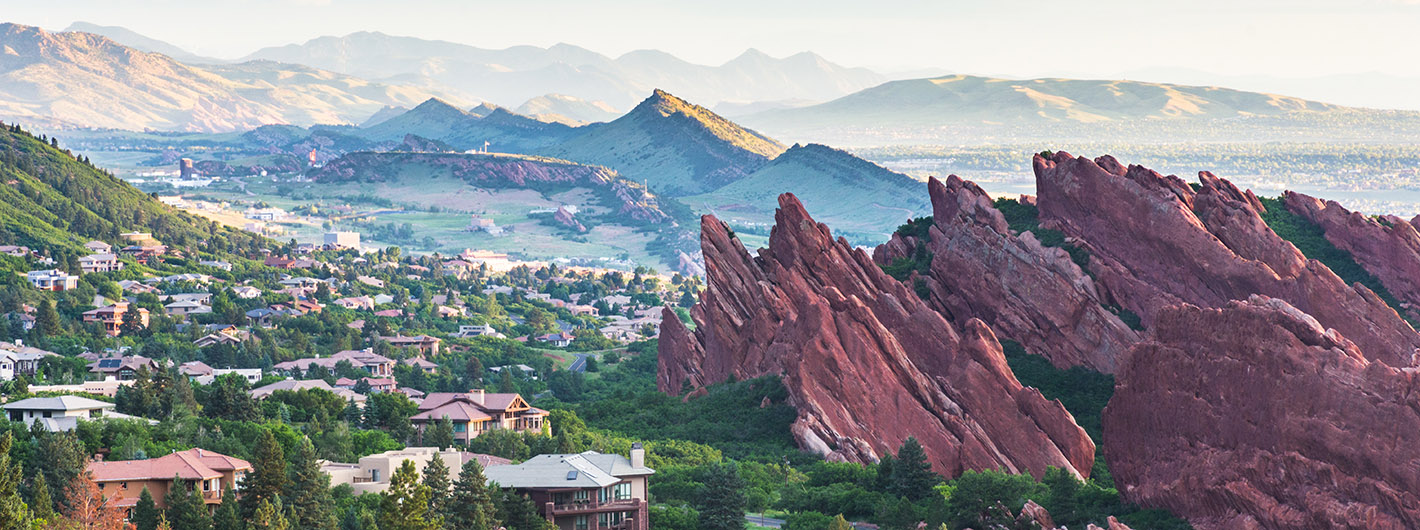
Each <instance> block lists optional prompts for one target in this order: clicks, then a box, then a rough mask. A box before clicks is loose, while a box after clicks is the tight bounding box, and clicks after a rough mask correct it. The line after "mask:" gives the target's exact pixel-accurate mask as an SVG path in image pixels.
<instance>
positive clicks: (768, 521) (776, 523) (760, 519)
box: [745, 513, 784, 528]
mask: <svg viewBox="0 0 1420 530" xmlns="http://www.w3.org/2000/svg"><path fill="white" fill-rule="evenodd" d="M745 520H746V521H749V524H752V525H755V526H766V527H769V528H781V527H783V526H784V520H783V519H775V518H773V517H765V516H763V515H752V514H748V513H747V514H745Z"/></svg>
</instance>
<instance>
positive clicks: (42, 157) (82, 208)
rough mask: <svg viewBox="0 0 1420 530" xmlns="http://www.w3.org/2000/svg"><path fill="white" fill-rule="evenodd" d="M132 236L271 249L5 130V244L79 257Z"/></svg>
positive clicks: (1, 227) (0, 232) (0, 156)
mask: <svg viewBox="0 0 1420 530" xmlns="http://www.w3.org/2000/svg"><path fill="white" fill-rule="evenodd" d="M129 231H142V232H151V233H152V234H153V237H155V238H157V239H158V240H159V241H162V242H163V243H165V244H167V245H169V246H174V247H184V248H204V249H207V250H211V251H214V252H222V251H231V252H235V251H255V250H257V249H258V248H260V247H261V246H262V243H263V241H265V240H263V239H262V238H260V237H258V236H256V235H254V234H250V233H247V232H243V231H240V230H234V229H231V228H225V227H221V226H219V225H217V224H216V223H213V222H211V221H208V220H205V219H201V218H198V217H195V216H191V215H188V214H184V213H181V212H178V211H177V210H174V209H173V208H170V207H168V206H166V205H164V204H162V203H160V202H158V201H157V200H156V199H154V198H153V197H150V196H148V195H146V194H144V193H143V192H141V191H139V190H138V189H137V188H134V187H133V186H131V185H129V184H127V183H125V182H123V181H121V180H119V179H117V178H114V177H113V176H112V175H109V174H107V173H105V172H104V171H103V170H100V169H98V168H95V167H93V166H91V165H89V164H88V163H87V162H82V161H80V160H76V159H75V158H74V157H73V156H71V155H70V154H69V153H68V151H61V150H60V149H58V148H57V147H55V146H52V145H50V144H48V143H45V142H43V141H41V139H40V138H36V137H34V136H31V135H30V134H29V133H26V132H23V131H21V130H20V129H19V128H18V127H17V126H13V125H5V126H4V127H0V244H10V245H24V246H28V247H30V248H35V249H66V250H78V249H80V247H81V246H82V245H83V244H84V243H85V242H88V241H90V240H93V239H101V240H104V241H109V242H116V241H117V240H118V235H119V234H120V233H123V232H129Z"/></svg>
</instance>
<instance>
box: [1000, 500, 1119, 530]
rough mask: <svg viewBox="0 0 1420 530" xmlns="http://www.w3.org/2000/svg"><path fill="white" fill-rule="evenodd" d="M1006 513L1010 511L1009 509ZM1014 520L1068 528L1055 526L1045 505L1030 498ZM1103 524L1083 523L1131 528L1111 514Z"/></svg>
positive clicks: (1111, 529) (1113, 529) (1046, 529)
mask: <svg viewBox="0 0 1420 530" xmlns="http://www.w3.org/2000/svg"><path fill="white" fill-rule="evenodd" d="M1002 509H1003V510H1004V509H1006V508H1004V507H1002ZM1007 513H1010V512H1009V510H1008V511H1007ZM1016 522H1018V523H1022V524H1021V526H1034V527H1035V528H1038V529H1040V530H1070V529H1069V528H1068V527H1064V526H1055V520H1054V519H1053V518H1052V517H1051V516H1050V512H1048V511H1046V510H1045V507H1043V506H1041V505H1039V504H1036V503H1035V501H1030V500H1028V501H1026V504H1025V506H1022V507H1021V514H1020V515H1018V516H1016ZM1105 525H1106V526H1107V528H1100V527H1099V526H1097V525H1093V524H1089V525H1085V530H1133V529H1132V528H1129V525H1126V524H1124V523H1121V522H1119V520H1118V519H1115V518H1114V516H1113V515H1111V516H1109V518H1108V519H1106V520H1105Z"/></svg>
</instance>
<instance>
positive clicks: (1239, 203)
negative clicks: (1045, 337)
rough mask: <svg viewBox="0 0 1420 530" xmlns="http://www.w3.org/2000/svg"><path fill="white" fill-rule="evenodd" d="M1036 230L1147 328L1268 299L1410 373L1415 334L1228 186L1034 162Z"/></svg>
mask: <svg viewBox="0 0 1420 530" xmlns="http://www.w3.org/2000/svg"><path fill="white" fill-rule="evenodd" d="M1034 162H1035V164H1034V166H1035V175H1036V188H1037V191H1038V193H1039V196H1038V197H1037V201H1038V204H1039V208H1040V220H1041V226H1043V227H1046V228H1053V229H1057V230H1061V231H1062V232H1064V233H1065V234H1066V235H1067V236H1069V237H1071V238H1074V241H1075V243H1076V244H1077V245H1079V246H1081V247H1083V248H1086V249H1087V250H1089V251H1090V253H1091V259H1090V270H1091V272H1093V273H1094V276H1095V278H1097V279H1098V284H1097V286H1098V287H1100V288H1101V290H1102V291H1104V293H1103V294H1104V296H1105V297H1107V298H1111V299H1114V300H1118V301H1119V303H1120V304H1121V305H1123V306H1124V307H1125V308H1126V309H1129V310H1131V311H1133V312H1135V313H1137V314H1139V315H1140V317H1142V318H1143V321H1144V323H1145V324H1146V325H1148V326H1149V327H1153V325H1154V324H1156V323H1157V322H1158V320H1159V318H1158V315H1159V313H1160V312H1161V311H1163V310H1164V308H1166V307H1169V306H1171V305H1175V304H1178V303H1184V302H1186V303H1190V304H1194V305H1199V306H1204V307H1221V306H1223V305H1225V304H1226V303H1227V302H1228V301H1230V300H1239V299H1246V298H1247V297H1248V296H1250V295H1252V294H1264V295H1267V296H1272V297H1275V298H1281V299H1284V300H1287V301H1288V302H1289V303H1291V304H1292V305H1294V306H1296V307H1297V308H1298V309H1301V310H1303V311H1305V312H1307V313H1309V314H1311V315H1312V316H1314V317H1316V318H1317V320H1319V321H1321V323H1322V324H1323V325H1325V326H1327V327H1332V328H1336V329H1337V330H1338V331H1340V332H1341V333H1342V334H1344V335H1346V336H1347V337H1350V338H1351V340H1353V341H1355V342H1356V344H1358V345H1359V346H1360V347H1361V350H1362V351H1363V352H1365V355H1366V356H1367V357H1368V358H1370V359H1375V360H1381V361H1383V362H1386V363H1389V364H1391V365H1392V366H1407V365H1409V363H1410V359H1411V357H1412V356H1413V354H1414V352H1415V349H1416V348H1417V347H1420V334H1417V333H1415V330H1413V329H1411V327H1410V325H1409V324H1407V323H1405V321H1404V320H1402V319H1401V318H1400V315H1398V314H1397V313H1396V312H1395V311H1394V310H1393V309H1391V308H1390V307H1389V306H1387V305H1386V304H1385V302H1383V301H1382V300H1381V299H1380V298H1379V297H1377V296H1376V295H1375V293H1372V292H1371V291H1370V289H1366V288H1365V287H1362V286H1360V285H1355V286H1351V285H1346V283H1345V282H1343V281H1342V280H1341V279H1340V278H1338V277H1337V276H1336V275H1335V274H1334V273H1332V272H1331V270H1330V269H1327V268H1326V266H1325V265H1322V264H1321V263H1319V262H1317V261H1314V260H1308V259H1306V258H1305V257H1303V256H1302V254H1301V253H1300V252H1298V251H1297V249H1296V248H1295V247H1293V246H1292V245H1291V244H1290V243H1287V242H1286V241H1284V240H1282V239H1281V238H1279V237H1277V235H1276V234H1274V233H1273V232H1272V231H1271V230H1270V229H1268V228H1267V225H1266V224H1265V223H1264V222H1263V221H1262V219H1261V217H1260V215H1259V211H1261V208H1262V205H1261V204H1260V203H1259V202H1258V201H1257V199H1256V198H1255V197H1253V196H1252V194H1251V193H1245V192H1240V191H1238V189H1237V188H1236V187H1234V186H1233V185H1232V184H1231V183H1229V182H1227V181H1225V180H1222V179H1218V178H1216V177H1213V176H1212V175H1211V174H1208V173H1202V174H1200V175H1199V179H1200V181H1201V182H1200V187H1199V190H1198V191H1197V192H1194V191H1193V190H1192V189H1191V188H1189V186H1188V185H1187V184H1185V183H1184V182H1183V181H1182V180H1181V179H1179V178H1178V177H1174V176H1163V175H1160V174H1158V173H1156V172H1154V171H1151V170H1149V169H1145V168H1143V167H1139V166H1130V167H1129V168H1127V169H1126V168H1125V167H1123V166H1122V165H1120V164H1119V163H1118V162H1117V161H1115V160H1114V159H1113V158H1111V157H1108V156H1106V157H1101V158H1098V159H1096V160H1093V161H1091V160H1089V159H1086V158H1074V157H1071V156H1070V154H1069V153H1064V152H1059V153H1055V154H1054V155H1052V156H1051V157H1050V158H1045V157H1042V156H1036V157H1035V161H1034Z"/></svg>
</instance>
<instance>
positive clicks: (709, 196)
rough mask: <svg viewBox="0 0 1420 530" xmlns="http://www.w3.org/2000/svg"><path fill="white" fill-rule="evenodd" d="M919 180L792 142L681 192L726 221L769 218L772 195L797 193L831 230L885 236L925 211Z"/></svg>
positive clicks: (819, 147)
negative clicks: (762, 161)
mask: <svg viewBox="0 0 1420 530" xmlns="http://www.w3.org/2000/svg"><path fill="white" fill-rule="evenodd" d="M925 188H926V186H924V185H923V184H922V183H921V182H919V181H917V180H914V179H912V178H911V177H908V176H907V175H903V174H900V173H895V172H892V171H889V170H887V169H884V168H882V167H880V166H878V165H875V164H873V163H872V162H868V161H866V160H863V159H861V158H858V157H855V156H853V155H851V154H848V153H847V152H844V151H840V150H837V149H832V148H829V147H825V146H822V145H813V144H811V145H808V146H804V147H794V148H791V149H789V150H788V151H785V152H784V154H782V155H779V157H778V158H776V159H774V160H773V161H771V162H770V163H769V164H768V165H766V166H765V167H763V168H761V169H759V170H758V171H756V172H754V173H753V174H751V175H750V176H748V177H745V178H743V179H741V180H739V181H736V182H734V183H731V184H730V185H728V186H725V187H723V188H720V189H717V190H715V191H712V192H709V193H705V194H701V195H696V196H692V197H687V198H685V199H684V202H686V203H687V204H689V205H691V206H692V207H695V208H704V209H707V210H710V211H712V212H713V213H715V214H716V215H717V216H719V217H721V218H722V219H725V220H727V221H728V222H732V223H733V222H736V221H740V222H757V223H772V222H773V219H774V209H775V208H777V207H778V206H779V203H778V200H777V198H778V196H779V194H781V193H785V192H790V193H793V194H794V195H796V196H798V198H799V200H800V201H802V202H803V203H804V207H806V208H808V210H809V211H810V212H813V214H814V219H817V220H819V221H820V222H823V223H827V224H828V225H829V226H832V227H833V229H834V232H835V233H840V232H841V233H846V234H861V235H864V236H872V237H876V238H878V239H886V238H887V237H888V235H889V234H891V233H892V230H893V229H894V227H896V226H897V225H898V224H899V223H901V222H902V220H903V219H904V218H911V217H917V216H921V215H926V214H930V213H931V211H932V204H931V200H930V199H929V198H928V196H927V193H926V189H925Z"/></svg>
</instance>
